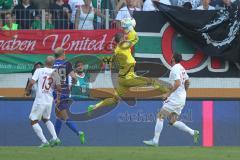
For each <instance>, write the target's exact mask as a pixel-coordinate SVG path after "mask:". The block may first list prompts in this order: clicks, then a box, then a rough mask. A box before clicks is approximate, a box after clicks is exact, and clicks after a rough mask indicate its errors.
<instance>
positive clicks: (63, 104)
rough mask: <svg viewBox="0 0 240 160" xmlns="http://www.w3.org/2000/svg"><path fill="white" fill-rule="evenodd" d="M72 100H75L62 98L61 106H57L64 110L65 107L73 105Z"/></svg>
mask: <svg viewBox="0 0 240 160" xmlns="http://www.w3.org/2000/svg"><path fill="white" fill-rule="evenodd" d="M72 102H73V100H71V99H63V100H61V102H60V104H59V106H57V108H58V109H59V110H60V111H62V110H64V109H69V108H70V106H71V105H72Z"/></svg>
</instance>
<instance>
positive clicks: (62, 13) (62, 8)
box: [50, 0, 72, 29]
mask: <svg viewBox="0 0 240 160" xmlns="http://www.w3.org/2000/svg"><path fill="white" fill-rule="evenodd" d="M50 10H51V13H52V16H53V24H54V27H55V29H69V28H70V17H71V13H72V9H71V7H70V5H69V4H67V3H64V2H63V0H56V2H55V3H54V4H52V5H51V6H50Z"/></svg>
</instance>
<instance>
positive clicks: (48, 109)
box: [42, 105, 61, 146]
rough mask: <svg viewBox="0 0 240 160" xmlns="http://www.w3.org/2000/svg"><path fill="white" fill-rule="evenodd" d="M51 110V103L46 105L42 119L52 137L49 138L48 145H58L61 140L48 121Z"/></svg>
mask: <svg viewBox="0 0 240 160" xmlns="http://www.w3.org/2000/svg"><path fill="white" fill-rule="evenodd" d="M51 111H52V105H46V106H45V110H44V112H43V116H42V121H43V122H44V123H45V125H46V126H47V129H48V131H49V132H50V134H51V135H52V139H51V140H50V145H51V146H56V145H60V144H61V141H60V139H59V138H58V137H57V134H56V131H55V128H54V125H53V123H52V122H51V121H50V116H51Z"/></svg>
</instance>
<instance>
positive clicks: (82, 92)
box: [71, 62, 90, 98]
mask: <svg viewBox="0 0 240 160" xmlns="http://www.w3.org/2000/svg"><path fill="white" fill-rule="evenodd" d="M74 72H75V74H76V76H77V83H76V84H75V85H73V86H72V87H71V88H72V91H71V97H72V98H73V97H74V98H87V97H89V88H90V83H89V82H90V74H89V73H88V72H87V67H86V66H85V65H84V63H82V62H76V64H75V70H74Z"/></svg>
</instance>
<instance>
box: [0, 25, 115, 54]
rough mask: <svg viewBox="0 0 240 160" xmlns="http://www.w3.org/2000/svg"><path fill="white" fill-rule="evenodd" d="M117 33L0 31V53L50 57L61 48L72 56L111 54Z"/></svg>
mask: <svg viewBox="0 0 240 160" xmlns="http://www.w3.org/2000/svg"><path fill="white" fill-rule="evenodd" d="M117 32H118V30H116V29H115V30H94V31H79V30H37V31H36V30H19V31H0V37H1V39H0V53H1V54H5V53H12V54H19V53H20V54H52V53H53V51H54V49H55V48H57V47H62V48H63V49H64V50H65V52H66V53H72V54H80V53H85V54H110V53H112V49H111V48H112V45H113V37H114V35H115V34H116V33H117Z"/></svg>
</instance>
